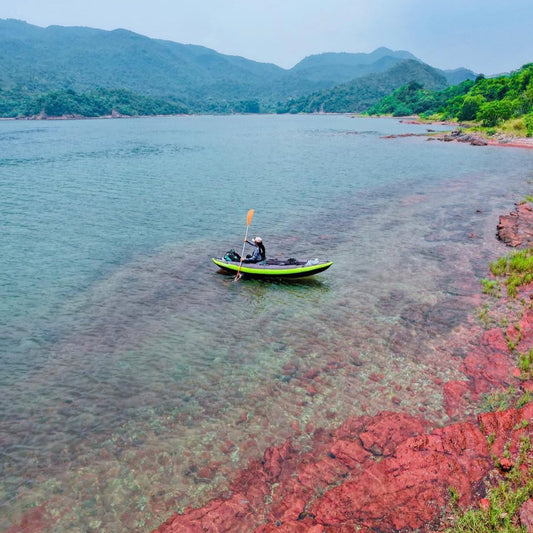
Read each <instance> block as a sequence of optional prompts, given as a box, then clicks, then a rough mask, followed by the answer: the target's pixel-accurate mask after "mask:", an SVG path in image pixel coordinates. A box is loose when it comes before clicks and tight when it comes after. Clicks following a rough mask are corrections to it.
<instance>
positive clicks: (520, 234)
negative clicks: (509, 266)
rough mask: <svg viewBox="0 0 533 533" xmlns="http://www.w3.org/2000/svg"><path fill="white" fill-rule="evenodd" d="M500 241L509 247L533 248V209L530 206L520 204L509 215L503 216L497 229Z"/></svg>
mask: <svg viewBox="0 0 533 533" xmlns="http://www.w3.org/2000/svg"><path fill="white" fill-rule="evenodd" d="M497 235H498V239H500V240H501V241H503V242H504V243H505V244H507V245H508V246H513V247H514V248H518V247H529V246H533V209H532V208H531V206H530V205H529V204H519V205H517V207H516V210H515V211H513V212H511V213H509V214H508V215H501V216H500V222H499V224H498V227H497Z"/></svg>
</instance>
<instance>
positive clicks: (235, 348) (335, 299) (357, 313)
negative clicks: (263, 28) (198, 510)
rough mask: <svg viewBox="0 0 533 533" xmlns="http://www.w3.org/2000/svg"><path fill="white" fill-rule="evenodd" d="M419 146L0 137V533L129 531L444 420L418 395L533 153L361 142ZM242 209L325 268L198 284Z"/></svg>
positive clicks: (199, 121) (218, 122)
mask: <svg viewBox="0 0 533 533" xmlns="http://www.w3.org/2000/svg"><path fill="white" fill-rule="evenodd" d="M423 132H425V128H424V127H423V126H416V125H408V124H401V123H400V122H398V121H396V120H387V119H359V118H352V117H347V116H231V117H173V118H152V119H131V120H130V119H128V120H103V121H101V120H88V121H58V122H13V121H9V122H8V121H5V122H0V227H1V229H2V233H1V238H0V239H1V240H0V252H1V254H0V267H1V270H0V272H1V275H0V360H1V365H0V385H1V394H0V405H1V410H0V413H1V422H0V442H1V444H2V467H1V468H2V470H1V473H2V476H1V479H2V482H1V486H0V495H1V500H2V507H1V510H0V529H2V530H4V529H6V528H8V527H9V526H11V525H13V524H16V523H20V521H21V520H22V519H23V517H25V519H26V520H29V518H28V517H30V518H32V517H33V518H35V519H36V520H37V519H38V520H39V523H40V524H43V523H44V524H47V526H46V528H45V529H46V530H47V531H54V532H63V531H69V532H74V531H80V532H82V531H83V532H85V531H87V532H88V531H98V532H104V531H108V532H120V531H140V532H141V531H149V530H150V529H151V528H153V527H156V526H157V525H158V524H159V523H161V522H162V521H164V520H165V519H166V518H168V516H170V514H171V513H172V512H173V511H174V510H178V511H179V510H183V509H184V508H185V507H186V506H188V505H200V504H202V503H204V502H205V501H206V500H207V499H208V498H210V497H212V496H213V495H219V494H222V493H223V492H224V491H225V490H227V488H228V486H229V483H230V482H231V479H232V476H233V475H234V472H235V471H236V469H238V468H242V467H244V466H246V464H247V463H248V461H250V460H251V459H255V458H258V457H261V455H262V453H263V452H264V449H265V448H266V447H267V446H270V445H275V444H280V443H282V442H284V440H285V439H286V438H288V437H293V438H294V439H295V440H296V441H297V442H298V443H299V444H300V445H302V446H305V444H306V441H307V439H309V438H310V436H312V433H313V431H314V430H316V429H318V428H333V427H336V426H338V425H339V424H340V423H341V422H342V421H343V420H344V419H345V418H346V417H347V416H349V415H358V414H362V413H367V414H374V413H377V412H378V411H380V410H383V409H403V410H405V411H408V412H411V413H415V414H423V416H425V417H426V418H428V419H429V420H430V421H431V422H432V423H433V424H435V425H439V424H443V423H447V422H449V420H448V419H447V417H446V415H445V413H444V412H443V406H442V388H441V386H440V383H441V381H447V380H449V379H461V377H462V375H461V373H460V370H459V367H460V363H461V361H462V357H463V356H464V354H465V353H466V351H467V350H468V345H469V342H470V339H469V337H468V335H467V334H466V333H465V329H464V326H463V324H465V323H466V322H467V321H468V320H473V319H472V317H473V316H475V314H476V306H478V305H480V300H479V298H478V297H477V296H476V295H477V293H479V279H480V278H481V277H484V276H485V275H486V273H487V266H488V262H489V261H491V260H493V259H494V258H496V257H497V256H498V255H501V254H503V253H505V252H506V251H507V250H506V249H505V248H504V246H503V245H502V244H501V243H499V242H498V241H497V240H496V239H495V238H494V234H495V227H496V224H497V220H498V215H499V214H502V213H506V212H509V211H510V210H511V209H512V207H513V202H515V201H520V200H521V199H522V198H523V197H524V196H525V195H526V194H530V193H531V180H532V179H533V165H532V163H533V153H531V152H530V151H527V150H520V149H512V148H509V149H499V148H489V147H487V148H482V147H471V146H467V145H460V144H455V143H454V144H449V143H441V142H438V141H433V142H430V141H426V140H425V139H424V138H420V137H402V138H395V139H384V138H382V137H383V136H385V135H389V134H400V133H423ZM251 208H254V209H255V215H254V218H253V221H252V225H251V228H250V235H249V236H250V237H251V236H255V235H260V236H262V237H263V239H264V241H265V243H266V249H267V254H268V255H270V256H287V255H291V256H295V257H300V258H309V259H314V258H320V259H331V260H333V261H334V265H333V266H332V267H331V268H330V269H329V270H328V271H326V272H325V273H323V274H320V275H318V276H316V277H314V278H309V279H306V280H301V281H293V282H290V283H289V282H271V283H265V282H258V281H245V280H243V281H240V282H239V283H234V282H233V281H232V278H231V277H227V276H224V275H222V274H220V273H219V272H217V269H216V267H215V266H214V265H213V264H212V263H211V262H210V258H211V257H212V256H214V255H221V254H223V253H224V252H225V251H227V250H228V249H230V248H236V249H237V250H239V251H240V247H241V246H242V240H243V237H244V232H245V230H246V213H247V211H248V209H251ZM436 378H438V379H436ZM28 512H30V514H24V513H28ZM36 517H37V518H36Z"/></svg>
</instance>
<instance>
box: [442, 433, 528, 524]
mask: <svg viewBox="0 0 533 533" xmlns="http://www.w3.org/2000/svg"><path fill="white" fill-rule="evenodd" d="M531 497H533V455H532V454H531V442H530V440H529V438H527V437H524V438H522V439H521V442H520V450H519V457H518V459H517V460H516V461H515V464H514V465H513V467H512V468H511V470H510V471H509V472H508V473H507V474H505V476H504V479H503V480H502V481H500V483H499V485H498V486H497V487H494V488H491V489H489V491H488V494H487V499H486V505H485V506H484V507H483V508H480V509H471V510H468V511H466V512H465V513H464V514H461V513H460V512H458V514H459V516H458V517H457V519H456V522H455V525H454V527H453V528H452V529H449V530H448V531H449V532H452V531H453V532H455V533H486V532H490V531H494V532H496V531H498V532H507V533H526V531H527V529H526V527H525V526H520V525H518V512H519V511H520V508H521V506H522V505H523V504H524V503H525V502H526V501H527V500H529V498H531ZM451 504H452V507H454V508H456V507H457V504H456V499H454V498H453V497H452V498H451Z"/></svg>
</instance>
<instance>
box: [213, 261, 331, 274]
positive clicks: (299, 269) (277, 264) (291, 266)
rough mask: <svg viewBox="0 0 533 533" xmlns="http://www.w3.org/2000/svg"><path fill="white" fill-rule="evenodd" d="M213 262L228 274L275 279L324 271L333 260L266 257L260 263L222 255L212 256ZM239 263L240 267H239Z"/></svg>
mask: <svg viewBox="0 0 533 533" xmlns="http://www.w3.org/2000/svg"><path fill="white" fill-rule="evenodd" d="M213 263H215V265H217V266H219V267H220V268H221V269H222V270H223V271H225V272H226V273H230V274H237V272H239V270H240V273H241V275H243V276H244V277H246V278H260V279H275V278H304V277H306V276H313V275H314V274H318V273H319V272H324V270H326V269H327V268H329V267H330V266H331V265H332V264H333V261H318V260H305V261H298V260H296V259H267V260H266V261H262V262H261V263H242V265H241V264H240V262H239V261H226V259H224V258H222V257H213ZM239 265H240V269H239Z"/></svg>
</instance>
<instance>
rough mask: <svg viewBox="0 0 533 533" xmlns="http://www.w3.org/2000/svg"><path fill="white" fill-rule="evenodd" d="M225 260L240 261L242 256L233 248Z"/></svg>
mask: <svg viewBox="0 0 533 533" xmlns="http://www.w3.org/2000/svg"><path fill="white" fill-rule="evenodd" d="M224 259H225V260H226V261H240V260H241V256H240V255H239V254H238V253H237V252H236V251H235V250H234V249H233V248H232V249H231V250H230V251H229V252H226V255H225V256H224Z"/></svg>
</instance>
